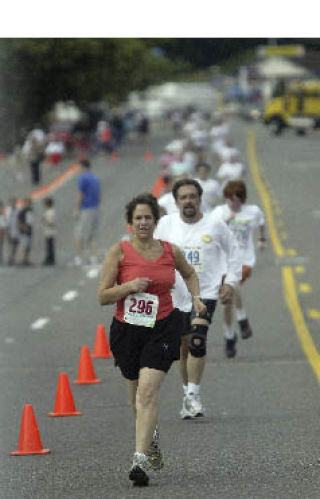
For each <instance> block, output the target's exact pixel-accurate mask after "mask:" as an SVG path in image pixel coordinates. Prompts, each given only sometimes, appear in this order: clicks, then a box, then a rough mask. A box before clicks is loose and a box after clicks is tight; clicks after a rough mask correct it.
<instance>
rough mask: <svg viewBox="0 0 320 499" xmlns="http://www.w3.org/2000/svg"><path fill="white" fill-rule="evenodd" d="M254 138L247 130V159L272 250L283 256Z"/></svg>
mask: <svg viewBox="0 0 320 499" xmlns="http://www.w3.org/2000/svg"><path fill="white" fill-rule="evenodd" d="M255 138H256V136H255V133H254V132H253V131H251V132H249V134H248V141H247V151H248V159H249V165H250V170H251V175H252V178H253V181H254V183H255V186H256V188H257V190H258V192H259V194H260V197H261V201H262V204H263V209H264V213H265V217H266V222H267V225H268V229H269V234H270V240H271V243H272V247H273V251H274V252H275V254H276V255H277V256H284V255H285V250H284V248H283V246H282V244H281V241H280V238H279V235H278V231H277V228H276V224H275V220H274V216H273V210H272V203H271V199H270V196H269V194H268V190H267V189H266V187H265V184H264V182H263V180H262V178H261V175H260V171H259V165H258V161H257V154H256V140H255Z"/></svg>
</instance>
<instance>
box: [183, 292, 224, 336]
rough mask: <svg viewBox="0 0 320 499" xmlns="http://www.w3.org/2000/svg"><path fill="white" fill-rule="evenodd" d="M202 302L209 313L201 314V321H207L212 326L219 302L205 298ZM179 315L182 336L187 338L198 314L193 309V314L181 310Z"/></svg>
mask: <svg viewBox="0 0 320 499" xmlns="http://www.w3.org/2000/svg"><path fill="white" fill-rule="evenodd" d="M202 301H203V303H204V304H205V306H206V307H207V312H206V313H205V314H200V315H199V317H200V318H201V319H206V320H207V321H208V322H209V324H211V322H212V317H213V314H214V311H215V309H216V305H217V300H209V299H207V298H203V300H202ZM179 313H180V334H181V336H185V335H186V334H190V333H191V321H192V319H194V318H195V317H196V314H195V311H194V310H193V308H192V311H191V312H182V311H181V310H179Z"/></svg>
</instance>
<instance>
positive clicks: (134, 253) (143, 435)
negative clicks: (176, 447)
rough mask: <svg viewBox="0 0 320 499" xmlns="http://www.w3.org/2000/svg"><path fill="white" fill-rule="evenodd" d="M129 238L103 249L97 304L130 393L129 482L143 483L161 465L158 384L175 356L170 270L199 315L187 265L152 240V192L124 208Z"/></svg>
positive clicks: (176, 318)
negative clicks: (108, 311)
mask: <svg viewBox="0 0 320 499" xmlns="http://www.w3.org/2000/svg"><path fill="white" fill-rule="evenodd" d="M126 218H127V223H128V224H129V225H130V226H131V227H132V232H133V237H132V239H131V240H130V241H121V242H119V243H116V244H115V245H113V246H112V247H111V248H110V250H109V251H108V253H107V255H106V258H105V261H104V264H103V268H102V273H101V279H100V285H99V302H100V304H101V305H109V304H113V303H116V312H115V315H114V318H113V321H112V325H111V329H110V346H111V350H112V352H113V355H114V358H115V364H116V365H118V366H119V368H120V370H121V373H122V375H123V377H124V378H125V380H126V384H127V387H128V392H129V399H130V403H131V406H132V409H133V413H134V416H135V418H136V452H135V453H134V456H133V463H132V467H131V469H130V473H129V478H130V480H132V481H133V483H134V485H139V486H142V485H148V482H149V477H148V474H147V471H148V469H150V468H153V469H160V468H161V467H162V466H163V459H162V454H161V451H160V447H159V433H158V428H157V418H158V395H159V390H160V386H161V384H162V382H163V380H164V378H165V375H166V373H167V372H168V371H169V369H170V367H171V365H172V363H173V362H174V361H175V360H178V359H179V350H180V312H179V310H177V309H174V307H173V304H172V298H171V289H172V287H173V285H174V282H175V270H178V271H179V272H180V274H181V275H182V277H183V279H184V281H185V283H186V285H187V287H188V290H189V291H190V293H191V295H192V296H193V303H194V308H195V311H196V313H198V314H200V313H203V312H204V311H205V310H206V307H205V305H204V304H203V303H202V301H201V299H200V289H199V281H198V277H197V274H196V272H195V271H194V269H193V267H192V266H191V265H189V263H188V262H187V261H186V259H185V258H184V256H183V254H182V252H181V250H180V249H179V248H178V247H177V246H175V245H174V244H170V243H168V242H165V241H160V240H156V239H154V238H153V232H154V229H155V227H156V223H157V221H158V220H159V206H158V203H157V200H156V198H155V197H154V196H152V195H151V194H141V195H139V196H137V197H135V198H134V199H133V200H132V201H130V203H128V205H127V206H126Z"/></svg>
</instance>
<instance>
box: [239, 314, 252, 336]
mask: <svg viewBox="0 0 320 499" xmlns="http://www.w3.org/2000/svg"><path fill="white" fill-rule="evenodd" d="M238 324H239V328H240V334H241V338H242V339H243V340H246V339H247V338H250V336H252V329H251V326H250V324H249V321H248V319H242V320H241V321H238Z"/></svg>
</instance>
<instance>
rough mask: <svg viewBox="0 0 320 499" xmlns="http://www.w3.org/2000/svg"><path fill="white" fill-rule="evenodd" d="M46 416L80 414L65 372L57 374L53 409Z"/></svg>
mask: <svg viewBox="0 0 320 499" xmlns="http://www.w3.org/2000/svg"><path fill="white" fill-rule="evenodd" d="M48 416H50V417H57V416H82V412H79V411H76V407H75V405H74V400H73V395H72V391H71V388H70V383H69V378H68V375H67V373H61V374H60V375H59V379H58V385H57V393H56V402H55V406H54V411H53V412H49V414H48Z"/></svg>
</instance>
